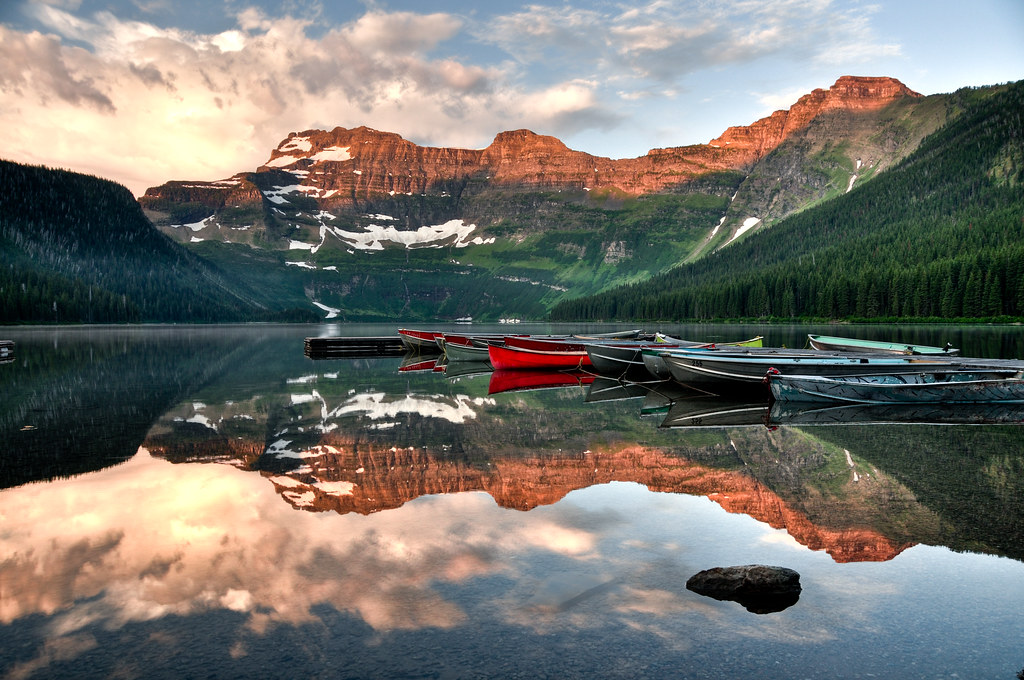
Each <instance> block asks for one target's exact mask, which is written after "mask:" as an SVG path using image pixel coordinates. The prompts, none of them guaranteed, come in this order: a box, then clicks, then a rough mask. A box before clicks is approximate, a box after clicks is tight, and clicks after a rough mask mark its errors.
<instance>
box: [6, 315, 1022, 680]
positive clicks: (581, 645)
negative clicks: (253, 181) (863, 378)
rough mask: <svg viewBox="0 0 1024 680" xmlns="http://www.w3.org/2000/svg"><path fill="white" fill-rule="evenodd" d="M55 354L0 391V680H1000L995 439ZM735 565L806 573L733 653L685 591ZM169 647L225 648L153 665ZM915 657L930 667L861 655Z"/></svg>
mask: <svg viewBox="0 0 1024 680" xmlns="http://www.w3.org/2000/svg"><path fill="white" fill-rule="evenodd" d="M54 333H58V331H48V332H47V331H41V330H40V331H34V332H32V333H26V334H27V337H26V338H19V344H18V347H19V356H18V359H19V360H23V361H24V363H22V364H19V363H17V362H16V363H15V364H14V366H5V367H0V369H2V370H3V371H10V369H12V368H15V369H17V372H11V373H4V372H0V387H3V388H5V389H4V390H3V394H4V395H12V396H3V397H0V400H5V401H4V402H3V403H0V406H3V407H4V410H3V411H2V413H3V415H0V430H2V431H0V435H3V436H4V437H5V441H14V442H15V445H14V446H13V447H11V448H9V450H8V453H7V454H5V458H4V459H3V460H4V465H3V469H2V473H3V480H4V486H5V487H7V488H6V490H4V491H0V517H3V518H4V520H3V521H4V532H3V533H2V535H0V547H2V549H3V554H5V555H7V556H8V557H6V558H4V560H3V561H2V562H0V583H2V584H4V589H3V593H2V594H0V648H3V649H5V650H8V651H5V652H2V653H0V659H2V662H0V672H2V673H3V674H4V675H5V676H12V677H14V676H17V677H34V676H36V677H43V676H45V675H49V674H53V673H56V672H59V671H60V670H62V669H63V670H67V669H68V668H69V666H68V664H73V663H78V662H80V661H82V660H83V659H87V660H89V661H90V662H95V663H97V664H98V665H97V666H95V668H96V669H97V670H96V671H95V672H94V673H92V676H93V677H107V676H110V675H124V676H128V677H132V676H133V675H134V676H138V677H142V676H148V677H153V676H166V677H175V672H177V673H179V674H184V675H190V674H205V675H210V676H212V677H218V676H221V675H239V674H246V672H249V673H253V672H256V671H257V670H266V668H267V667H268V666H267V664H272V666H270V667H272V668H275V669H276V670H275V671H274V672H271V673H269V674H270V675H274V676H279V677H285V676H294V675H303V676H305V677H315V676H321V675H322V676H328V675H330V676H332V677H337V676H338V675H339V674H340V675H342V676H344V675H346V673H338V672H337V671H338V670H339V669H338V667H337V666H336V665H333V664H332V663H330V662H329V661H328V660H329V659H330V658H332V656H333V655H335V654H338V653H341V654H343V655H344V656H345V658H346V659H348V660H349V661H348V663H350V664H352V665H351V666H349V667H348V668H347V675H351V676H354V677H358V676H366V675H393V676H416V677H424V676H425V677H441V676H445V675H446V674H447V675H451V676H453V677H461V676H462V675H467V674H468V675H473V674H474V673H475V674H478V675H490V676H508V675H515V674H517V673H528V674H532V673H531V671H533V672H535V673H537V674H541V675H543V674H549V675H559V676H562V677H573V676H579V677H582V676H584V675H590V676H592V675H594V674H598V675H604V676H606V677H609V676H621V677H647V676H649V677H656V676H657V677H664V676H665V674H666V672H667V669H669V668H672V669H674V670H675V671H677V674H678V675H679V676H680V677H721V676H723V675H733V676H735V675H744V674H746V675H751V674H753V675H757V676H760V677H780V678H782V677H790V676H791V673H788V672H786V669H785V668H779V667H777V666H774V665H772V664H769V663H767V662H766V661H765V659H764V658H762V657H761V654H760V653H758V652H755V650H757V649H761V648H763V646H764V645H769V648H770V649H771V650H772V652H771V653H769V654H768V656H771V657H772V658H773V659H774V658H779V655H781V657H782V658H788V659H790V663H792V664H797V665H799V666H800V667H801V668H803V669H805V671H806V674H807V675H809V676H824V675H828V674H829V672H830V671H831V675H833V676H836V675H840V676H841V675H842V674H843V672H845V671H846V669H848V668H850V667H851V664H853V666H852V667H856V669H857V672H860V673H864V674H866V673H870V672H874V673H876V674H883V675H884V674H885V673H886V672H889V671H891V669H892V668H893V667H894V666H893V665H892V664H893V663H896V666H895V667H899V666H900V664H907V665H911V664H912V665H915V666H916V665H918V664H920V668H921V674H922V676H927V677H930V676H934V675H937V674H941V673H942V672H946V671H949V672H959V673H960V674H961V676H964V677H966V676H969V675H972V673H970V670H975V671H976V670H978V669H979V668H986V669H993V668H998V670H999V671H1000V672H1001V673H1002V674H1003V675H1006V676H1007V677H1009V676H1012V674H1013V673H1015V672H1016V670H1019V666H1020V665H1024V661H1021V660H1020V659H1017V658H1016V657H1015V656H1013V654H1014V653H1015V652H1013V651H1011V650H1009V645H1007V644H1006V643H1004V642H1002V641H1005V640H1013V639H1019V637H1020V633H1022V632H1024V631H1022V630H1021V623H1020V621H1019V618H1018V617H1016V615H1015V614H1010V613H1008V612H1010V611H1013V612H1015V611H1018V610H1019V608H1020V606H1022V605H1024V592H1021V591H1022V589H1021V586H1020V583H1022V582H1024V580H1022V577H1024V565H1022V564H1021V561H1022V560H1024V550H1022V547H1024V528H1022V527H1024V521H1022V520H1024V500H1022V499H1024V488H1021V487H1022V486H1024V481H1022V480H1024V447H1022V444H1021V443H1020V432H1021V430H1020V429H1019V428H1017V427H1016V426H1013V425H991V426H989V425H983V426H977V425H970V426H966V425H965V426H960V425H946V426H929V425H920V424H913V425H907V424H904V423H905V422H907V420H908V419H909V418H915V419H916V418H918V417H919V416H918V415H914V416H911V415H909V414H906V413H904V414H896V415H893V414H892V413H889V414H885V413H879V412H877V411H876V412H873V413H870V414H868V419H867V420H866V421H865V420H864V419H863V417H861V415H857V414H853V415H851V414H850V413H849V412H844V413H832V414H827V415H822V414H818V415H817V416H811V415H809V413H807V412H797V411H783V410H780V409H779V408H769V407H768V405H767V404H756V403H755V404H746V405H744V404H737V403H735V402H732V403H730V402H724V403H720V402H718V401H716V399H715V398H713V397H708V396H707V395H701V394H694V393H692V392H690V391H687V390H686V389H685V388H681V387H679V386H677V385H675V386H674V385H671V384H656V383H650V384H643V385H639V386H637V385H635V384H624V383H617V382H616V381H608V380H606V379H601V378H595V377H594V376H585V375H576V374H564V375H559V376H547V377H544V376H542V375H539V374H538V375H532V374H527V373H523V374H522V375H518V376H503V375H499V374H496V373H493V372H490V371H473V370H466V367H465V366H463V367H460V368H461V369H462V371H461V375H460V374H459V373H460V371H452V372H451V373H449V372H448V371H447V370H438V369H439V368H443V367H438V366H437V364H436V362H435V363H434V365H433V366H430V367H427V366H426V365H425V364H423V365H420V366H418V367H417V370H410V369H411V367H413V366H415V365H416V364H417V363H419V362H414V361H407V362H403V360H401V359H397V358H396V359H347V360H345V359H343V360H325V361H311V360H308V359H306V358H305V357H303V356H302V354H301V351H302V349H301V348H302V344H301V339H302V337H303V334H304V333H306V334H308V329H291V328H283V329H275V328H273V327H265V328H264V327H260V328H258V329H253V328H249V327H244V328H231V329H180V330H173V331H172V330H167V329H165V330H162V331H157V330H155V329H149V330H148V331H147V330H145V329H137V330H136V331H114V332H111V333H110V334H109V335H108V334H105V333H103V332H101V331H95V332H92V333H86V332H84V331H83V332H80V333H77V334H76V333H74V332H69V331H61V332H59V334H58V335H54ZM403 369H406V370H403ZM82 390H87V394H88V402H87V403H85V402H83V400H82V396H81V391H82ZM822 410H833V411H834V409H822ZM748 411H749V413H748ZM738 412H743V413H744V417H743V418H740V419H738V420H737V419H736V418H737V417H738ZM716 413H718V414H722V413H729V414H730V415H729V416H727V417H725V418H726V419H725V420H721V421H719V422H714V421H711V420H708V419H709V417H710V416H711V414H716ZM938 415H941V414H935V413H933V414H932V415H931V416H930V417H932V418H936V417H937V416H938ZM747 416H749V417H747ZM946 416H947V417H948V418H950V419H955V418H957V417H959V418H962V419H964V421H965V422H978V421H979V419H980V418H981V417H982V416H979V415H974V416H972V415H970V414H967V415H965V414H964V412H963V411H958V412H957V413H949V414H946ZM695 417H696V418H700V419H701V420H700V421H699V422H694V418H695ZM723 417H724V416H723ZM984 417H985V418H989V419H991V418H992V415H991V414H985V415H984ZM83 418H87V419H88V423H86V424H83V423H82V420H83ZM728 418H733V420H732V421H728ZM809 418H810V419H811V420H810V421H808V419H809ZM814 418H818V419H819V420H817V421H815V420H814ZM858 418H860V419H859V420H858ZM972 418H973V420H972ZM1012 418H1013V416H1012V414H1011V415H1008V416H1005V419H1006V420H1007V421H1008V422H1009V421H1012ZM851 421H852V422H854V423H859V424H846V423H849V422H851ZM821 422H829V423H844V424H843V425H842V426H841V427H831V426H830V427H812V426H811V425H815V424H820V423H821ZM866 422H867V423H886V424H883V425H878V424H865V423H866ZM910 422H915V423H916V422H918V421H917V420H910ZM951 422H952V421H951ZM1012 422H1017V421H1012ZM804 423H806V425H805V424H804ZM694 425H696V427H695V426H694ZM24 428H30V429H24ZM105 431H107V432H110V433H111V436H110V437H107V438H104V437H103V436H102V434H100V435H99V436H97V433H103V432H105ZM26 432H27V433H30V436H26V435H25V434H24V433H26ZM19 433H20V434H19ZM18 437H21V438H20V439H19V438H18ZM136 451H137V453H136ZM111 466H115V467H111ZM33 481H34V482H36V483H31V484H30V483H27V482H33ZM723 511H724V512H723ZM931 546H935V547H931ZM947 549H948V550H947ZM951 551H957V552H951ZM986 554H987V555H986ZM989 555H991V556H1001V557H1002V558H1003V559H1000V558H996V557H990V556H989ZM1005 558H1011V559H1009V560H1007V559H1005ZM753 561H765V562H769V563H778V564H781V565H782V566H787V567H792V568H794V569H797V570H798V571H800V572H801V575H802V583H803V584H804V593H803V595H802V596H801V598H800V602H799V603H798V604H796V605H795V606H793V607H791V608H790V609H787V610H786V611H785V612H776V613H773V614H770V615H767V616H765V617H761V618H762V619H763V620H762V621H754V620H753V619H751V618H749V617H750V616H751V615H750V614H749V613H748V612H745V611H744V610H743V609H742V608H741V607H740V606H739V605H736V604H735V603H724V602H723V603H720V602H713V601H705V600H704V599H703V598H701V597H699V596H696V595H692V594H689V593H687V591H686V590H685V587H684V584H685V582H686V580H687V578H688V577H689V576H690V575H692V574H693V573H695V572H696V571H699V570H701V569H705V568H707V567H712V566H725V565H728V564H745V563H750V562H753ZM872 565H873V566H874V568H870V567H871V566H872ZM883 568H884V569H885V571H879V569H883ZM967 572H971V573H975V574H977V576H976V579H978V580H977V582H976V583H975V582H972V583H971V584H963V583H961V582H960V579H961V577H962V574H963V573H967ZM919 578H925V579H926V583H928V584H929V585H928V586H927V588H925V590H928V589H929V588H932V587H934V588H936V589H939V590H941V592H943V593H952V592H953V591H954V590H956V591H957V592H956V594H953V595H950V597H951V598H953V599H951V600H950V601H948V602H946V603H945V604H944V605H941V606H940V605H938V604H936V603H935V602H934V600H935V598H936V596H938V595H939V594H940V592H939V591H929V592H924V591H922V590H921V589H922V582H921V581H919V580H918V579H919ZM954 584H956V585H955V586H954ZM992 588H995V590H997V591H998V593H997V592H993V591H992V590H991V589H992ZM919 591H920V592H919ZM887 593H888V595H887ZM893 595H896V596H897V597H898V598H900V599H901V600H902V601H904V602H905V603H907V604H906V606H905V607H901V608H902V609H905V610H906V611H907V613H906V616H904V615H901V614H898V613H896V612H894V611H892V609H891V608H892V606H893V605H892V604H891V603H887V602H886V598H887V597H892V596H893ZM940 599H941V598H940ZM926 602H927V603H930V604H927V605H926V604H925V603H926ZM730 607H731V608H730ZM929 607H934V610H933V609H930V608H929ZM947 607H949V608H956V609H955V610H954V611H955V612H956V613H955V614H953V613H951V609H948V608H947ZM986 617H991V618H986ZM767 619H772V621H767ZM172 621H181V622H182V625H183V626H185V627H184V628H180V629H178V628H175V626H173V625H171V622H172ZM966 621H971V623H970V624H966V623H965V622H966ZM188 622H191V623H188ZM986 622H989V623H991V622H999V625H1000V626H1001V628H1000V630H999V633H998V634H993V633H992V632H991V630H986V629H985V625H986ZM192 625H200V628H201V629H203V630H208V631H213V630H222V631H231V634H230V635H228V636H227V637H224V636H222V635H218V634H214V635H211V636H210V637H209V640H207V641H206V642H204V643H203V645H202V646H201V650H202V653H200V654H199V655H198V657H196V656H195V655H193V656H192V657H190V658H192V661H189V662H184V663H185V665H184V666H182V665H180V662H179V663H178V664H177V665H175V664H168V665H161V663H162V662H161V661H160V660H161V659H167V658H170V656H173V655H175V654H184V653H185V651H186V649H188V648H190V647H192V644H191V642H192V640H191V639H190V636H189V634H188V633H186V628H187V627H190V626H192ZM907 630H911V631H917V632H918V633H917V634H920V635H921V639H932V638H931V637H929V636H935V635H939V636H948V637H945V638H943V639H944V642H945V644H946V645H947V647H948V648H949V650H950V651H949V652H948V653H944V655H943V656H942V657H941V658H938V659H937V658H935V655H934V645H931V644H928V645H920V646H918V645H917V644H914V643H907V644H906V645H904V646H903V648H902V651H892V652H891V654H889V655H886V656H887V659H888V660H883V659H881V658H880V657H878V655H872V654H869V653H867V651H868V650H877V649H878V647H879V645H884V644H886V642H887V641H888V640H890V639H891V638H893V637H896V636H899V635H900V634H903V633H904V632H906V631H907ZM112 631H120V632H119V633H117V632H112ZM399 631H405V637H403V636H401V635H399V633H398V632H399ZM445 631H451V633H452V634H453V635H454V636H455V637H448V636H447V635H446V633H445ZM698 631H699V632H698ZM954 631H955V632H954ZM414 632H415V635H414V636H412V634H413V633H414ZM385 634H387V636H386V637H381V636H382V635H385ZM410 636H411V637H410ZM957 636H962V637H957ZM270 638H273V639H276V640H277V641H278V643H279V644H280V645H284V646H286V647H288V648H289V649H291V650H297V649H302V650H304V651H302V652H295V651H291V652H289V655H290V658H291V660H292V661H294V662H295V663H298V664H299V665H298V667H294V668H289V667H287V666H280V665H273V664H281V663H282V661H281V657H280V656H278V655H276V654H275V653H274V652H273V650H272V648H268V647H267V646H266V641H267V640H268V639H270ZM513 640H514V641H515V646H514V648H513V646H512V642H511V641H513ZM16 641H20V642H18V644H17V645H12V644H9V643H14V642H16ZM479 645H483V646H485V647H486V648H487V649H489V650H491V652H490V653H489V654H486V655H485V654H482V653H480V652H476V653H474V652H473V651H471V650H473V649H478V647H477V646H479ZM105 648H107V649H108V651H107V653H106V654H104V651H103V650H104V649H105ZM560 649H561V650H563V651H562V652H559V650H560ZM568 649H571V650H575V652H574V654H569V657H571V658H572V659H575V660H576V662H574V663H568V661H569V659H568V658H567V656H566V654H565V653H564V651H565V650H568ZM14 650H17V651H14ZM58 650H59V651H58ZM118 650H122V651H123V650H132V651H133V652H136V651H139V650H145V651H144V653H143V654H142V655H141V656H140V657H139V659H140V661H139V662H138V663H140V664H143V665H139V666H135V665H133V662H131V661H128V660H127V659H126V658H125V655H124V654H119V653H118ZM374 650H377V651H374ZM410 650H412V651H413V652H414V654H412V655H408V654H405V653H404V652H408V651H410ZM425 650H433V651H429V652H428V651H425ZM455 650H458V651H457V652H456V651H455ZM517 650H518V651H517ZM638 650H642V651H638ZM965 650H969V651H965ZM721 652H728V653H727V654H724V655H723V654H722V653H721ZM203 654H206V655H207V656H206V657H204V656H203ZM453 654H457V655H456V656H451V655H453ZM169 655H170V656H169ZM527 659H531V660H530V661H527ZM872 659H874V660H872ZM773 663H774V662H773ZM146 664H148V666H147V665H146ZM189 664H192V665H189ZM985 664H988V665H987V666H986V665H985ZM1013 664H1016V666H1018V667H1016V668H1015V667H1014V666H1013ZM75 667H76V668H81V667H82V666H75ZM218 668H220V669H225V668H231V669H233V670H231V671H225V672H223V673H219V672H218V671H217V669H218ZM616 669H617V670H616ZM147 670H148V671H149V672H148V673H147V672H146V671H147ZM609 671H610V672H609ZM716 671H718V672H717V673H716ZM87 675H88V674H87ZM975 675H977V674H976V673H975ZM981 675H982V676H984V675H985V673H981ZM989 675H991V673H989ZM179 676H180V675H179Z"/></svg>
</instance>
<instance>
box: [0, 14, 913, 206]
mask: <svg viewBox="0 0 1024 680" xmlns="http://www.w3.org/2000/svg"><path fill="white" fill-rule="evenodd" d="M31 6H32V7H33V8H34V9H33V12H34V15H33V16H34V19H35V20H36V21H38V22H40V23H41V25H44V26H45V30H46V33H43V32H32V33H22V32H18V31H15V30H13V29H11V28H8V27H6V26H3V25H0V126H2V127H3V128H4V129H8V130H17V131H18V134H17V135H14V136H10V137H8V139H6V140H5V141H4V142H3V146H2V148H0V154H2V156H3V157H4V158H7V159H10V160H17V161H22V162H29V163H40V164H44V165H51V166H57V167H70V168H72V169H76V170H80V171H84V172H89V173H92V174H97V175H100V176H103V177H108V178H111V179H115V180H117V181H120V182H122V183H125V184H126V185H128V187H129V188H130V189H131V190H132V191H133V192H134V193H136V194H140V193H142V191H143V190H145V189H146V188H147V187H149V186H154V185H157V184H161V183H163V182H165V181H168V180H171V179H196V180H216V179H221V178H224V177H227V176H230V175H232V174H234V173H236V172H239V171H243V170H248V169H254V168H255V167H257V166H258V165H260V164H261V163H263V162H264V161H265V160H266V158H267V154H268V151H269V150H270V149H273V148H274V147H275V146H277V144H278V142H280V141H281V140H282V139H284V138H285V137H286V136H287V134H288V133H289V132H294V131H299V130H305V129H309V128H312V127H320V128H325V129H331V128H333V127H335V126H338V125H340V126H344V127H355V126H358V125H371V126H372V127H374V128H377V129H381V130H388V131H395V132H398V133H399V134H401V135H403V136H404V137H406V138H407V139H411V140H413V141H415V142H417V143H420V144H430V145H443V146H461V147H469V148H480V147H482V146H485V145H486V144H488V143H489V142H490V140H491V139H493V137H494V135H495V134H497V133H498V132H501V131H503V130H509V129H517V128H522V127H527V128H530V129H533V130H534V131H536V132H539V133H541V134H551V135H556V136H559V137H561V138H562V139H566V138H567V137H571V136H572V135H574V134H579V133H581V132H584V131H587V130H591V131H593V130H609V129H612V128H615V127H616V126H617V125H619V124H620V123H621V122H622V121H623V120H624V119H625V117H626V116H627V115H630V114H632V113H634V112H635V111H637V110H639V107H640V105H641V102H643V103H644V104H645V105H646V104H648V103H649V102H651V101H662V102H664V101H666V98H668V100H672V98H674V97H675V96H676V95H677V94H678V93H679V91H680V89H681V85H682V83H683V81H685V80H686V79H687V78H688V77H690V76H691V75H692V74H694V73H695V72H696V71H699V70H702V69H703V70H707V69H713V68H715V67H717V66H719V65H721V64H723V63H736V62H743V61H745V60H757V59H760V58H763V57H765V56H768V55H777V54H780V53H782V52H783V51H784V50H785V53H786V54H788V55H799V57H800V58H801V59H805V58H806V59H813V60H818V61H820V62H827V61H829V60H835V59H838V58H842V59H843V60H845V62H848V61H849V60H854V59H857V58H860V57H862V56H863V55H867V54H870V53H871V52H872V51H873V50H874V51H878V50H882V51H885V52H889V53H892V52H894V51H897V50H898V47H896V46H893V45H879V44H878V41H877V40H875V39H874V37H873V35H872V28H871V23H870V21H869V18H870V9H869V8H861V7H859V6H854V7H852V8H849V7H847V8H845V9H843V10H842V11H838V10H837V9H836V8H835V7H834V6H833V5H832V3H831V2H828V1H827V0H820V1H819V0H772V1H767V0H766V1H764V2H761V1H758V2H752V1H751V0H736V1H734V2H730V3H725V4H721V3H715V4H711V5H705V4H691V3H676V2H664V1H650V2H647V3H646V4H643V5H641V6H639V7H634V8H626V9H622V8H614V7H612V6H608V5H600V6H595V7H597V9H581V8H577V7H572V6H551V7H548V6H542V5H529V6H526V7H525V8H524V9H522V10H521V11H514V12H509V13H507V14H504V15H498V16H497V17H494V18H492V19H491V20H479V21H478V20H476V19H474V18H473V15H468V16H467V17H458V16H455V15H453V14H446V13H440V12H435V13H430V14H417V13H414V12H387V11H384V10H382V9H379V8H377V7H376V6H375V5H374V4H372V3H371V4H370V5H369V7H370V9H369V10H368V11H366V12H365V13H363V14H362V15H361V16H359V17H357V18H356V19H355V20H353V21H350V22H348V23H346V24H342V25H336V26H333V27H331V26H328V27H326V29H325V27H324V26H323V25H322V24H321V23H318V22H317V21H316V18H314V17H311V16H305V17H299V18H296V17H293V16H268V15H267V14H265V13H264V12H263V11H261V10H258V9H246V10H243V11H241V12H240V13H239V14H238V15H237V17H236V18H235V26H234V27H233V28H230V29H229V30H219V32H217V33H211V34H199V33H195V32H190V31H186V30H181V29H176V28H162V27H159V26H157V25H154V24H150V23H145V22H141V21H127V20H122V19H120V18H118V17H117V16H115V15H114V14H111V13H109V12H100V13H96V14H93V15H88V16H86V15H76V14H73V13H72V11H70V10H68V9H61V8H60V7H58V6H56V5H54V4H51V5H44V4H32V5H31ZM609 8H610V9H609ZM782 37H785V39H784V40H783V39H782ZM481 46H483V47H491V48H493V47H498V48H499V49H500V50H503V51H504V52H505V54H506V55H508V56H510V57H512V58H511V59H507V60H504V61H503V60H502V59H503V56H502V55H501V54H497V56H495V55H494V53H491V58H490V60H489V61H480V60H478V59H474V58H470V57H468V56H464V55H465V54H467V53H466V52H464V50H467V49H471V48H474V47H481ZM460 50H462V52H460ZM460 54H462V55H463V56H459V55H460ZM827 84H828V83H817V84H816V86H822V85H827ZM791 103H792V100H790V101H788V102H786V104H785V105H788V104H791ZM747 122H749V121H747ZM644 127H645V128H646V129H647V130H650V129H653V128H654V127H656V126H655V125H652V124H651V123H650V122H647V123H646V124H645V125H644ZM657 127H659V129H661V127H660V126H657ZM635 136H639V135H635ZM685 141H686V140H683V139H680V140H678V141H676V143H684V142H685ZM602 155H612V153H610V152H608V151H606V152H605V153H603V154H602Z"/></svg>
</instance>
